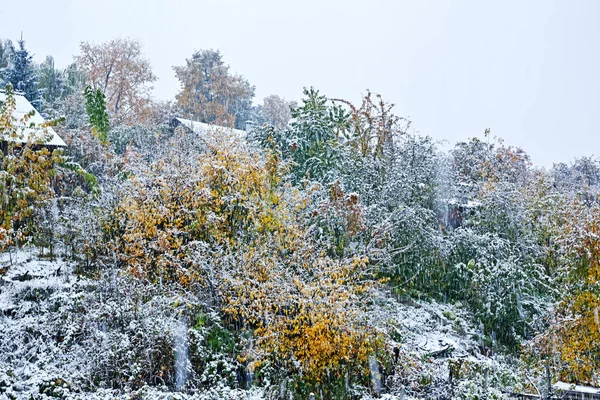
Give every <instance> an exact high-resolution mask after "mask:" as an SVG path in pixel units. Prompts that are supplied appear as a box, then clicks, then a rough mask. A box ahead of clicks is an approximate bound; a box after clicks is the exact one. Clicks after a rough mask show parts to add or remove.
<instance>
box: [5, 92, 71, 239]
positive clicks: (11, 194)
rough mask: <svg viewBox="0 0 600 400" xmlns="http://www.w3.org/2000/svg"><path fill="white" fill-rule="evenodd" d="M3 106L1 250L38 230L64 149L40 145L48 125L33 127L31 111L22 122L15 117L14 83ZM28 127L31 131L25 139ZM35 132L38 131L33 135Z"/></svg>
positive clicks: (27, 237) (46, 134)
mask: <svg viewBox="0 0 600 400" xmlns="http://www.w3.org/2000/svg"><path fill="white" fill-rule="evenodd" d="M5 95H6V97H5V100H4V102H3V103H1V106H0V134H1V135H2V139H3V140H4V141H6V151H5V152H3V153H2V157H1V158H0V191H1V193H2V196H0V249H1V250H2V251H4V250H6V249H7V248H8V247H10V246H12V245H17V246H18V245H20V244H23V243H25V242H26V241H27V240H29V239H31V237H32V235H33V233H34V232H35V224H34V214H35V213H36V211H37V210H39V207H40V206H41V204H42V203H43V202H44V201H45V200H47V199H49V198H50V197H51V196H52V193H53V192H52V187H51V179H52V177H53V176H54V169H53V166H54V163H55V162H57V161H59V160H60V151H55V152H52V153H51V152H50V151H49V150H48V149H47V148H46V147H40V146H39V145H40V144H43V143H44V142H46V141H47V140H48V139H49V137H48V132H47V130H46V129H45V128H46V126H37V127H36V126H32V125H31V124H30V122H29V119H30V118H31V114H27V115H25V116H24V117H23V119H22V120H20V121H18V120H16V119H15V117H14V112H15V108H16V102H15V97H14V93H13V90H12V86H11V85H7V86H6V93H5ZM25 127H28V128H27V129H28V131H29V132H30V133H29V134H28V136H27V138H25V132H24V130H25V129H26V128H25ZM33 133H35V134H33Z"/></svg>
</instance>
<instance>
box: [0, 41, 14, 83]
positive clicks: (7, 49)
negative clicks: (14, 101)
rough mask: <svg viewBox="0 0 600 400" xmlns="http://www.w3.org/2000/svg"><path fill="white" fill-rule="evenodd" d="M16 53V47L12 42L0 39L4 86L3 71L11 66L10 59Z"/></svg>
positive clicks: (0, 63)
mask: <svg viewBox="0 0 600 400" xmlns="http://www.w3.org/2000/svg"><path fill="white" fill-rule="evenodd" d="M14 51H15V46H14V45H13V43H12V42H11V41H10V40H8V39H7V40H4V41H3V40H2V39H0V84H1V85H2V86H4V84H3V78H2V75H3V74H2V71H3V70H4V69H5V68H8V66H9V65H10V59H11V57H12V54H13V53H14Z"/></svg>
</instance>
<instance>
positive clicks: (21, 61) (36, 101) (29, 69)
mask: <svg viewBox="0 0 600 400" xmlns="http://www.w3.org/2000/svg"><path fill="white" fill-rule="evenodd" d="M17 43H18V48H17V49H15V50H14V51H12V52H11V56H10V64H9V66H8V67H6V68H4V69H3V70H2V79H3V80H4V82H5V84H8V83H10V84H11V85H12V86H13V88H14V89H15V90H17V91H19V92H22V93H23V94H24V95H25V97H26V98H27V100H29V102H31V104H33V106H34V107H35V108H37V109H38V110H39V109H40V108H41V106H42V93H41V91H40V90H39V88H38V81H39V72H38V70H37V67H36V65H35V64H34V63H33V56H32V55H31V54H30V53H29V50H27V49H26V48H25V41H24V40H22V39H21V40H19V41H18V42H17Z"/></svg>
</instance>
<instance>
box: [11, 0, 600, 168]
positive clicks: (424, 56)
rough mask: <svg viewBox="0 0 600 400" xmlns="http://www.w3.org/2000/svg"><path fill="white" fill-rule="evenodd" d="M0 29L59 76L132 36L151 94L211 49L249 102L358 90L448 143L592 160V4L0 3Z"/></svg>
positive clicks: (353, 94)
mask: <svg viewBox="0 0 600 400" xmlns="http://www.w3.org/2000/svg"><path fill="white" fill-rule="evenodd" d="M0 21H2V23H1V25H0V37H1V38H9V39H13V40H15V39H18V38H19V36H20V34H21V31H23V34H24V38H25V40H26V42H27V47H28V48H29V49H30V50H31V51H32V52H33V53H34V54H35V55H34V58H35V59H36V61H42V60H43V59H44V58H45V56H46V55H48V54H51V55H53V56H54V58H55V61H56V63H57V65H58V66H60V67H63V66H66V65H67V64H68V63H70V62H71V61H72V58H73V55H74V54H76V53H77V52H78V46H79V42H81V41H94V42H100V41H104V40H108V39H111V38H114V37H125V36H128V37H133V38H137V39H139V40H140V41H141V42H142V43H143V44H144V51H145V53H146V55H147V57H148V58H149V59H150V60H151V63H152V66H153V70H154V72H155V74H156V75H157V76H158V77H159V80H158V81H157V82H156V84H155V90H154V94H155V97H157V98H160V99H165V100H168V99H172V98H173V97H174V95H175V93H176V92H177V90H178V82H177V80H176V79H175V77H174V74H173V71H172V66H173V65H182V64H183V63H184V62H185V58H188V57H190V56H191V54H192V53H193V51H194V50H198V49H208V48H214V49H219V50H221V52H222V53H223V55H224V59H225V61H226V62H227V63H228V64H230V65H231V68H232V70H233V71H235V72H237V73H240V74H243V75H245V76H246V78H247V79H248V80H249V81H250V82H251V83H252V84H253V85H255V86H256V89H257V90H256V94H257V99H256V100H257V101H259V102H260V101H261V100H262V98H263V97H265V96H267V95H269V94H271V93H274V94H278V95H280V96H284V97H286V98H288V99H299V98H300V97H301V94H302V88H303V87H304V86H315V87H316V88H317V89H319V90H321V92H322V93H324V94H326V95H327V96H329V97H341V98H346V99H349V100H352V101H358V100H359V99H360V95H361V94H362V93H364V91H365V89H367V88H369V89H371V90H372V91H374V92H378V93H381V94H382V95H383V96H384V99H386V100H387V101H390V102H393V103H395V104H396V112H397V113H398V114H399V115H402V116H407V117H410V119H412V121H413V127H414V128H415V129H416V130H417V131H419V132H421V133H424V134H429V135H431V136H433V137H434V138H436V139H438V140H446V141H448V142H449V143H451V144H453V143H454V142H456V141H457V140H465V139H467V138H469V137H472V136H482V135H483V131H484V129H485V128H488V127H489V128H491V129H492V133H494V134H496V135H498V136H501V137H503V138H504V139H505V142H506V143H508V144H515V145H519V146H521V147H523V148H524V149H525V150H526V151H527V152H528V153H529V154H530V155H531V156H532V159H533V161H534V163H536V164H538V165H551V164H552V162H553V161H570V160H573V158H574V157H576V156H581V155H593V154H597V155H600V151H598V147H599V145H600V135H598V132H597V128H596V122H597V121H596V118H595V117H596V116H597V115H598V111H599V106H600V0H589V1H584V0H563V1H551V0H543V1H541V0H540V1H538V0H535V1H534V0H517V1H507V0H497V1H495V2H492V1H483V0H473V1H461V0H452V1H450V0H448V1H441V0H440V1H427V0H412V1H401V0H388V1H383V0H381V1H377V0H362V1H356V0H335V1H334V0H331V1H328V0H317V1H315V0H304V1H296V2H293V3H292V2H288V1H281V0H279V1H276V0H255V1H248V0H238V1H234V0H202V1H201V0H187V1H186V0H102V1H97V0H80V1H77V0H28V1H27V2H26V5H25V4H24V3H23V2H21V1H14V0H0Z"/></svg>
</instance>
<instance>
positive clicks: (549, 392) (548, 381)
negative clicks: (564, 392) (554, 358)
mask: <svg viewBox="0 0 600 400" xmlns="http://www.w3.org/2000/svg"><path fill="white" fill-rule="evenodd" d="M546 382H547V384H548V387H547V394H546V396H547V397H546V398H547V399H548V400H551V399H552V379H551V377H550V360H549V358H548V356H546Z"/></svg>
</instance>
